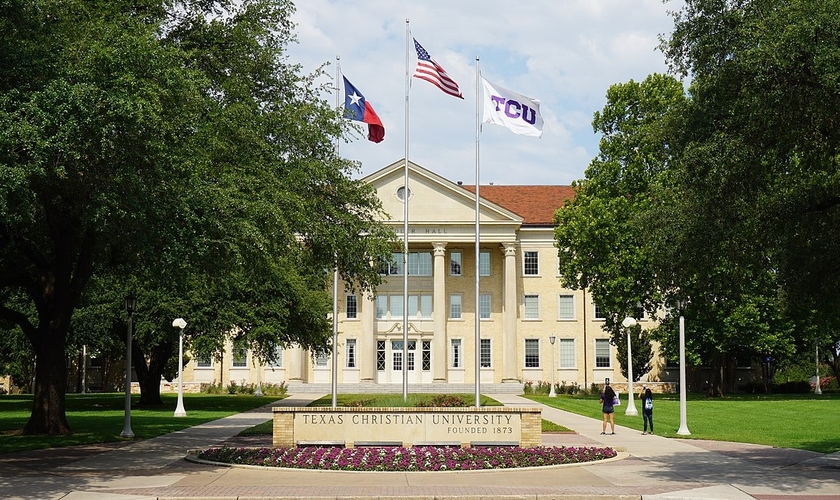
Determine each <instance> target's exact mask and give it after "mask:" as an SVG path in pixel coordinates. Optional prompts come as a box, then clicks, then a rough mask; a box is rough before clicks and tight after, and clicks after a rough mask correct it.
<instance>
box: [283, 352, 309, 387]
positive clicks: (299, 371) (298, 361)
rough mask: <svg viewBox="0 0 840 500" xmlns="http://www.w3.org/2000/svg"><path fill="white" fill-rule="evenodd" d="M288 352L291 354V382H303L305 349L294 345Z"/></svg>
mask: <svg viewBox="0 0 840 500" xmlns="http://www.w3.org/2000/svg"><path fill="white" fill-rule="evenodd" d="M287 352H288V353H289V380H290V381H292V382H303V357H304V355H305V353H304V351H303V349H302V348H301V347H300V346H299V345H297V344H294V345H293V346H292V347H291V348H290V349H289V350H288V351H287Z"/></svg>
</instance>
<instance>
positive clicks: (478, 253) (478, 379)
mask: <svg viewBox="0 0 840 500" xmlns="http://www.w3.org/2000/svg"><path fill="white" fill-rule="evenodd" d="M480 74H481V72H480V71H479V69H478V57H476V58H475V406H476V408H478V407H479V406H481V312H480V310H479V307H480V306H481V301H480V300H479V290H480V288H479V281H480V278H479V276H480V275H481V263H480V262H479V259H480V256H481V250H480V243H479V242H480V235H481V232H480V225H479V209H480V205H479V180H480V177H479V165H480V160H479V154H480V150H481V148H480V147H479V146H480V140H479V137H480V125H479V105H480V103H481V99H480V97H479V96H480V95H481V90H480V88H479V83H480V82H479V79H480V78H479V77H480Z"/></svg>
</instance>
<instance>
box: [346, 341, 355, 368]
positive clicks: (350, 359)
mask: <svg viewBox="0 0 840 500" xmlns="http://www.w3.org/2000/svg"><path fill="white" fill-rule="evenodd" d="M344 348H345V352H344V356H345V360H346V363H347V368H356V339H347V344H346V345H345V346H344Z"/></svg>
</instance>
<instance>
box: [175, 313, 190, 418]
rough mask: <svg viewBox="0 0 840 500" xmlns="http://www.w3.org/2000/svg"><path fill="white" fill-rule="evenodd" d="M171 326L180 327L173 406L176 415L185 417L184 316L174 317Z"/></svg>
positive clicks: (185, 323) (185, 324)
mask: <svg viewBox="0 0 840 500" xmlns="http://www.w3.org/2000/svg"><path fill="white" fill-rule="evenodd" d="M172 326H174V327H175V328H180V329H181V332H180V333H179V335H178V405H177V406H176V407H175V416H176V417H186V416H187V411H186V410H184V373H183V370H184V328H185V327H186V326H187V322H186V321H184V318H175V320H174V321H173V322H172Z"/></svg>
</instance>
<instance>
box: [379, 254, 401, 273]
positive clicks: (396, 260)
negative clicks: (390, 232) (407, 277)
mask: <svg viewBox="0 0 840 500" xmlns="http://www.w3.org/2000/svg"><path fill="white" fill-rule="evenodd" d="M402 273H403V254H402V252H394V253H392V254H391V260H390V261H387V262H383V263H382V268H381V270H380V274H384V275H386V276H402Z"/></svg>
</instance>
